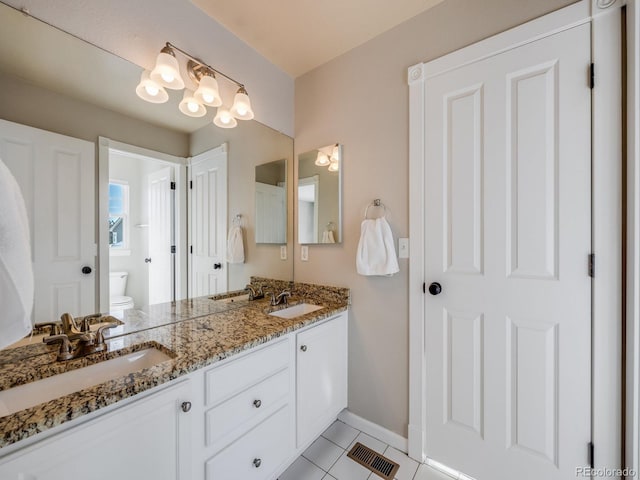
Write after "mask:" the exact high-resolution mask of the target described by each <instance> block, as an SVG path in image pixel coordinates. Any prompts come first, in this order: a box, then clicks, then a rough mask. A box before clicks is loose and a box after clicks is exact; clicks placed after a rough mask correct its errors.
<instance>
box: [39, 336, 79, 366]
mask: <svg viewBox="0 0 640 480" xmlns="http://www.w3.org/2000/svg"><path fill="white" fill-rule="evenodd" d="M42 341H43V342H44V343H46V344H47V345H50V344H52V343H59V344H60V351H59V352H58V360H60V361H64V360H70V359H72V358H73V355H72V354H71V342H70V341H69V337H68V336H67V335H65V334H64V333H62V334H60V335H51V336H49V337H44V338H43V339H42Z"/></svg>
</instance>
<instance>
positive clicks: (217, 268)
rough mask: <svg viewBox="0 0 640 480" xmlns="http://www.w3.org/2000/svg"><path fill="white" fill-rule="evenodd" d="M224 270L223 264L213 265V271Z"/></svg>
mask: <svg viewBox="0 0 640 480" xmlns="http://www.w3.org/2000/svg"><path fill="white" fill-rule="evenodd" d="M221 268H222V264H221V263H214V264H213V269H214V270H220V269H221Z"/></svg>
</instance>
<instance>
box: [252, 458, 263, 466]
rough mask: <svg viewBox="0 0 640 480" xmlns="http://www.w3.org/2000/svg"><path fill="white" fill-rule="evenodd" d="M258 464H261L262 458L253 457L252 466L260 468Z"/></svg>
mask: <svg viewBox="0 0 640 480" xmlns="http://www.w3.org/2000/svg"><path fill="white" fill-rule="evenodd" d="M260 465H262V460H261V459H260V458H254V459H253V466H254V467H256V468H260Z"/></svg>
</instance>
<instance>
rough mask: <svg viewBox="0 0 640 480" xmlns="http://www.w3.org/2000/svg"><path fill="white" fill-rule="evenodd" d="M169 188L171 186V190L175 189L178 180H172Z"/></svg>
mask: <svg viewBox="0 0 640 480" xmlns="http://www.w3.org/2000/svg"><path fill="white" fill-rule="evenodd" d="M169 188H171V190H175V189H176V182H171V186H170V187H169Z"/></svg>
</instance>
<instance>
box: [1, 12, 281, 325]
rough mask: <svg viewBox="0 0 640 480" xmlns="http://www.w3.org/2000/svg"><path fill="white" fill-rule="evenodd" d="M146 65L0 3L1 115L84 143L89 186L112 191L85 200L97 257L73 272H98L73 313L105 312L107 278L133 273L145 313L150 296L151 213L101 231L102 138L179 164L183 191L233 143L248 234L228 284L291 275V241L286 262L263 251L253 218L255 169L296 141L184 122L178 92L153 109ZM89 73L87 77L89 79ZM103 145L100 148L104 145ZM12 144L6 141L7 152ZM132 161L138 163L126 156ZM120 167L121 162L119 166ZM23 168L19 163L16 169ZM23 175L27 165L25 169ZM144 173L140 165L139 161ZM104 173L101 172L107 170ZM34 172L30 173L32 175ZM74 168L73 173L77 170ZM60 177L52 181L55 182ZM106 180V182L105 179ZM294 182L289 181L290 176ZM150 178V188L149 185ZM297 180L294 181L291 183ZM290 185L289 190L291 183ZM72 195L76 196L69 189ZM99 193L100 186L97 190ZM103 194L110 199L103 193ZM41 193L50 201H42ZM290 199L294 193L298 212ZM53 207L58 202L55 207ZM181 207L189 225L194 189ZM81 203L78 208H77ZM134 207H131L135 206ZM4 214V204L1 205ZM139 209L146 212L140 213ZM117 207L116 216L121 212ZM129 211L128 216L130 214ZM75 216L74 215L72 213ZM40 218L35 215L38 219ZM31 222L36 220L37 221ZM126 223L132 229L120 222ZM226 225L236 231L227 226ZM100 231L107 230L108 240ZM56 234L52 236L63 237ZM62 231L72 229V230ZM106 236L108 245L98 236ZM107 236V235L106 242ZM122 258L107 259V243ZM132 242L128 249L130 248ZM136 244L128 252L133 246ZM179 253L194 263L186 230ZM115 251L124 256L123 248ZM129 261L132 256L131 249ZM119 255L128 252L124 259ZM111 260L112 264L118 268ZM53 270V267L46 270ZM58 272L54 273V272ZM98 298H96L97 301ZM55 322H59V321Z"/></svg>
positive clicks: (231, 158) (236, 185)
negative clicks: (209, 159)
mask: <svg viewBox="0 0 640 480" xmlns="http://www.w3.org/2000/svg"><path fill="white" fill-rule="evenodd" d="M60 52H65V55H64V56H65V62H66V63H65V65H67V66H68V67H69V68H62V69H61V68H59V62H58V63H56V62H55V61H54V62H52V61H51V59H56V58H59V53H60ZM141 71H142V68H141V67H140V66H138V65H134V64H132V63H130V62H128V61H126V60H123V59H122V58H119V57H117V56H115V55H112V54H110V53H108V52H106V51H104V50H101V49H99V48H97V47H94V46H92V45H90V44H88V43H86V42H83V41H82V40H80V39H78V38H75V37H72V36H70V35H68V34H66V33H64V32H62V31H60V30H58V29H56V28H54V27H51V26H50V25H46V24H44V23H42V22H40V21H38V20H36V19H34V18H31V17H28V16H25V15H23V14H22V13H20V12H19V11H16V10H14V9H12V8H10V7H8V6H6V5H4V4H1V3H0V118H1V119H4V120H7V121H9V122H15V123H18V124H21V125H26V126H29V127H34V128H37V129H41V130H44V131H47V132H54V133H57V134H61V135H65V136H67V137H72V138H73V139H80V140H81V141H84V142H85V143H87V144H88V145H89V149H88V152H89V153H90V159H89V160H86V161H83V164H89V165H91V167H92V170H91V176H90V178H89V179H88V180H87V181H82V182H80V184H81V185H91V187H92V188H93V187H94V186H95V187H96V189H95V192H105V196H104V199H102V198H101V199H100V200H99V201H95V194H94V193H92V195H90V198H93V199H94V200H91V199H90V200H89V201H88V202H85V201H83V202H81V204H82V205H83V208H85V207H90V208H88V210H91V211H92V212H93V214H94V217H95V220H92V221H91V222H88V223H87V225H85V228H84V229H83V232H84V231H85V230H86V231H87V232H89V233H90V238H91V242H90V243H91V249H90V250H89V251H90V252H91V253H88V254H87V255H86V256H83V257H82V264H81V265H79V267H78V268H76V267H75V266H74V267H73V271H74V272H76V271H80V268H81V267H84V266H90V267H91V273H89V274H85V275H84V277H81V278H83V280H82V281H85V280H86V283H87V284H88V285H89V287H88V290H89V291H90V292H94V293H95V296H94V295H93V294H92V295H88V294H87V295H85V294H82V295H81V297H82V298H83V299H84V298H90V299H91V301H90V302H89V305H88V306H82V307H81V308H79V309H78V310H77V311H74V312H73V313H74V314H75V315H86V314H91V313H95V312H97V311H104V312H106V311H107V310H108V308H109V304H110V302H109V297H110V296H109V278H110V276H109V272H110V270H111V271H113V272H121V271H122V272H124V271H126V272H129V273H130V274H131V275H130V276H129V278H128V286H127V287H126V289H125V293H124V295H125V296H129V297H134V298H136V300H138V298H139V299H140V301H139V302H140V303H139V304H138V301H136V307H140V308H144V305H143V304H144V303H145V302H151V300H145V294H144V292H142V293H137V292H136V289H135V286H136V281H137V280H138V279H143V280H144V279H148V274H147V272H148V266H149V265H150V264H149V263H145V258H151V257H150V256H149V255H146V254H145V252H144V251H142V250H144V249H146V248H147V243H148V242H146V241H140V242H138V243H139V244H140V245H142V244H144V249H143V248H141V249H138V250H136V248H134V247H135V245H136V243H135V242H136V241H137V240H136V238H135V236H134V235H133V234H134V233H138V234H142V235H143V236H144V235H148V233H150V230H147V228H148V227H147V225H148V223H149V222H148V219H147V218H146V217H145V215H140V216H139V217H140V218H137V217H136V216H134V213H135V212H130V213H129V218H128V227H129V228H128V232H129V236H128V237H127V229H126V228H121V227H120V225H116V223H117V222H118V221H122V220H124V219H125V218H124V217H126V212H122V211H120V210H121V207H122V205H115V204H114V206H113V207H114V209H113V212H112V213H113V215H112V220H113V225H112V229H111V230H112V232H111V233H112V236H111V237H109V236H108V234H109V228H108V227H109V225H108V220H105V222H104V227H103V228H102V229H101V231H100V232H99V229H98V223H97V220H98V219H99V218H105V219H107V218H108V213H109V211H108V191H109V176H110V172H109V170H110V169H109V165H108V164H104V165H103V164H99V163H98V158H99V154H98V153H96V154H95V155H94V152H96V151H97V150H99V148H97V147H99V145H98V144H99V137H104V138H108V139H110V140H113V141H115V142H117V143H122V144H127V145H134V146H136V147H141V148H142V149H148V150H152V151H154V152H160V153H162V154H167V155H169V156H173V157H175V158H180V161H179V164H180V169H181V172H182V173H181V175H182V176H181V177H180V178H176V183H178V185H179V187H180V186H182V187H183V188H185V189H186V188H187V179H186V172H185V169H186V167H185V165H186V163H187V160H186V159H187V158H188V157H193V156H195V155H196V154H199V153H202V152H204V151H206V150H209V149H212V148H215V147H218V146H220V145H222V144H225V143H226V144H227V146H228V152H229V153H228V180H227V182H228V207H227V213H228V215H227V218H228V219H229V220H228V224H231V222H232V219H233V218H234V217H235V215H236V214H242V218H243V224H244V225H243V226H245V228H246V234H245V247H246V259H245V263H244V264H241V265H237V266H236V265H229V264H226V263H223V267H224V268H225V270H226V271H225V275H226V276H227V278H228V283H227V288H228V289H229V290H233V289H242V288H244V286H245V284H246V283H247V282H248V281H249V278H250V276H251V275H257V276H265V277H273V278H278V279H283V280H292V279H293V261H292V257H293V255H292V245H291V242H290V243H289V244H288V245H287V248H288V249H289V254H288V255H287V257H288V259H289V260H286V261H282V260H280V247H279V246H273V245H260V246H258V247H256V245H255V244H254V242H253V241H251V242H247V241H246V240H247V239H251V240H253V238H254V232H253V231H252V230H253V226H254V225H255V217H254V209H255V202H254V194H253V193H254V188H255V182H254V178H255V177H254V174H255V172H254V169H255V166H256V165H257V164H259V163H264V162H267V161H273V160H279V159H283V158H285V159H287V161H288V160H292V159H293V139H291V138H290V137H288V136H286V135H284V134H282V133H280V132H277V131H275V130H273V129H271V128H269V127H267V126H265V125H262V124H260V123H259V122H257V121H253V120H252V121H245V122H238V123H239V124H238V127H237V128H235V129H231V130H226V129H220V128H217V127H214V126H213V124H212V122H211V117H212V115H210V116H207V117H203V118H200V119H197V118H191V117H186V116H185V115H183V114H182V113H180V111H179V110H178V102H179V100H180V99H179V98H178V96H176V95H174V96H172V97H171V98H170V100H169V102H167V103H166V104H163V105H161V106H156V105H151V104H148V103H146V102H144V101H141V100H140V99H139V98H137V96H136V94H135V91H134V89H133V88H132V85H134V86H135V85H136V83H137V82H138V80H139V78H140V73H141ZM82 72H84V73H82ZM86 72H91V82H87V81H86V75H85V74H86ZM100 146H101V145H100ZM3 149H4V150H5V151H6V146H3V145H2V142H0V154H2V151H3ZM126 161H127V162H130V163H131V162H135V160H133V159H131V158H128V159H126ZM292 163H293V162H292V161H288V162H287V168H288V169H291V168H292ZM114 166H115V165H114ZM18 167H20V165H19V166H18ZM22 167H23V169H25V168H27V166H26V165H22ZM136 168H139V169H142V168H143V165H142V164H139V165H138V166H137V167H136ZM99 170H100V171H99ZM25 171H26V170H25ZM72 171H73V170H72ZM112 175H113V177H112V179H113V180H116V181H117V180H120V181H122V180H125V178H124V177H123V176H122V175H121V174H116V172H112ZM51 178H54V177H49V179H51ZM63 178H64V179H65V181H66V185H67V186H68V185H71V183H70V179H69V177H63ZM99 178H102V179H103V180H98V179H99ZM289 178H291V177H289ZM146 181H147V180H146V177H145V182H146ZM289 183H291V182H289ZM290 188H291V187H290ZM67 190H68V191H69V192H73V191H75V189H74V188H68V189H67ZM92 192H94V190H92ZM139 192H141V189H140V188H137V187H136V186H135V184H134V183H131V182H130V183H129V197H130V198H129V200H131V199H132V198H133V196H135V195H137V194H138V193H139ZM43 193H44V192H43V191H38V189H34V191H33V195H32V196H31V197H29V198H31V199H32V201H33V205H37V204H38V201H44V202H46V198H45V197H44V196H43ZM100 195H102V194H100ZM41 197H42V198H41ZM291 198H292V195H288V201H289V205H288V208H289V209H291V208H292V205H291V203H290V202H291V200H290V199H291ZM49 203H51V202H49ZM99 203H102V204H104V205H105V206H107V207H105V209H104V212H101V211H100V212H99V211H98V208H99V207H98V204H99ZM181 203H182V205H183V207H181V208H180V212H179V213H180V218H181V219H182V220H181V221H182V222H184V223H185V224H186V218H187V211H186V203H187V202H186V193H184V195H183V201H182V202H181ZM77 204H78V203H77V202H76V203H74V205H77ZM130 206H131V207H132V208H133V203H132V204H131V205H130ZM0 208H3V207H2V206H0ZM135 208H138V207H135ZM117 209H120V210H118V212H116V210H117ZM123 213H124V215H123ZM67 218H70V216H67ZM32 221H33V219H32ZM32 225H33V224H32ZM121 225H123V226H124V223H121ZM227 226H228V225H227ZM178 227H179V231H180V232H186V227H185V226H184V225H179V226H178ZM102 230H104V231H105V232H106V233H105V235H104V236H103V235H102ZM54 231H55V229H54V228H52V229H50V230H49V232H47V234H48V235H49V236H50V237H52V238H53V237H55V233H54ZM60 231H65V232H69V231H70V230H69V229H68V228H65V229H60ZM292 231H293V221H292V220H291V216H289V220H288V223H287V235H286V238H287V239H292V238H293V235H292ZM97 233H100V239H99V241H98V238H97V237H96V235H95V234H97ZM103 237H104V238H103ZM110 240H111V244H112V245H113V247H111V248H112V249H113V250H114V252H113V253H114V255H111V257H112V258H109V257H110V255H109V248H110V247H109V241H110ZM127 240H128V242H129V243H128V245H127ZM95 243H100V245H103V243H104V244H106V248H101V250H100V252H99V256H97V257H96V256H95V253H94V252H95V247H94V244H95ZM127 247H128V248H127ZM176 247H177V253H176V255H177V256H179V257H180V261H181V264H182V265H186V264H187V263H188V254H187V251H188V243H187V239H186V234H184V235H183V234H181V235H180V239H179V242H178V245H177V246H176ZM115 250H120V251H119V252H115ZM129 252H130V254H129V255H127V253H129ZM118 253H119V254H121V255H120V256H118ZM125 259H127V260H131V261H132V262H134V263H135V264H136V269H134V268H133V267H132V268H129V267H125V266H124V265H122V264H121V263H122V262H124V261H125ZM110 264H111V265H110ZM38 268H39V264H38V263H37V262H36V265H35V276H36V278H44V276H45V275H44V274H43V272H42V271H39V270H38ZM47 268H48V267H47ZM49 270H50V271H49ZM49 270H48V271H47V275H50V276H51V275H53V276H54V277H61V276H62V272H61V271H55V270H54V269H49ZM184 270H185V269H184V268H178V267H177V273H178V272H179V275H180V278H179V280H177V285H178V287H180V285H182V288H181V289H180V288H178V289H179V290H181V294H178V296H177V298H183V297H184V296H186V292H187V289H186V288H185V287H184V286H185V285H186V282H187V274H186V273H185V272H184ZM94 297H95V299H94ZM41 300H42V302H41V303H43V304H44V303H46V304H50V303H52V302H50V301H48V299H41ZM45 317H46V318H40V317H37V316H36V318H35V321H37V322H41V321H51V320H57V319H58V318H56V317H59V312H53V313H51V312H49V313H48V314H47V315H45ZM52 317H53V318H52Z"/></svg>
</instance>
